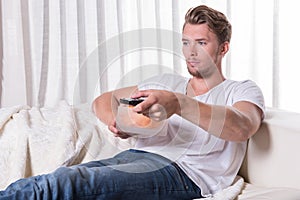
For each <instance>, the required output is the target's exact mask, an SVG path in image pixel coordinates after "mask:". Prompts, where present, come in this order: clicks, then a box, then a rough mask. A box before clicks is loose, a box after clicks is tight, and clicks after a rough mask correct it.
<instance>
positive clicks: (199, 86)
mask: <svg viewBox="0 0 300 200" xmlns="http://www.w3.org/2000/svg"><path fill="white" fill-rule="evenodd" d="M224 80H225V78H224V77H223V76H222V75H220V74H218V75H215V76H214V77H210V78H199V77H192V78H191V79H190V81H189V84H188V87H187V95H188V96H199V95H202V94H205V93H207V92H208V91H209V90H211V89H212V88H214V87H216V86H217V85H219V84H220V83H222V82H223V81H224Z"/></svg>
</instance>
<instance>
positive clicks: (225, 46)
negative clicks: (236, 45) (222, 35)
mask: <svg viewBox="0 0 300 200" xmlns="http://www.w3.org/2000/svg"><path fill="white" fill-rule="evenodd" d="M229 46H230V45H229V42H228V41H226V42H223V44H221V45H220V54H221V55H222V57H224V56H225V55H226V53H227V52H228V51H229Z"/></svg>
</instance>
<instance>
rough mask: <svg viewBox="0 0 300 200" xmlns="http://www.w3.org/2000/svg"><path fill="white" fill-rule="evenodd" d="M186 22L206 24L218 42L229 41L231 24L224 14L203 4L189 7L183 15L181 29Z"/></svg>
mask: <svg viewBox="0 0 300 200" xmlns="http://www.w3.org/2000/svg"><path fill="white" fill-rule="evenodd" d="M186 24H193V25H195V24H207V25H208V27H209V29H210V30H211V31H212V32H213V33H214V34H216V36H217V37H218V40H219V43H220V44H222V43H223V42H225V41H227V42H230V39H231V24H230V23H229V21H228V20H227V18H226V16H225V15H224V14H223V13H221V12H219V11H217V10H214V9H212V8H209V7H207V6H205V5H200V6H197V7H195V8H190V9H189V10H188V11H187V13H186V15H185V22H184V25H183V29H184V27H185V25H186Z"/></svg>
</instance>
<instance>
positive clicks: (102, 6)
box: [0, 0, 300, 112]
mask: <svg viewBox="0 0 300 200" xmlns="http://www.w3.org/2000/svg"><path fill="white" fill-rule="evenodd" d="M200 4H206V5H208V6H212V7H214V8H216V9H218V10H221V11H222V12H224V13H225V14H226V15H227V16H228V18H229V19H230V21H231V23H232V25H233V38H232V42H231V50H230V53H229V54H228V55H227V56H226V60H225V61H224V72H225V74H226V76H227V77H228V78H232V79H238V80H241V79H246V78H250V79H252V80H254V81H256V82H257V83H258V85H259V86H260V87H261V88H262V90H263V92H264V94H265V97H266V103H267V106H270V107H278V108H282V109H286V110H293V111H298V112H300V106H299V104H298V102H299V101H300V95H299V93H298V92H295V91H294V90H293V89H294V88H296V87H295V85H298V83H297V82H298V81H299V79H298V77H297V76H298V74H297V72H298V71H299V67H298V65H299V64H298V63H296V62H295V59H296V58H297V55H298V54H297V50H296V47H297V46H299V43H300V41H299V40H297V39H296V38H297V36H298V35H299V34H300V30H299V26H298V25H296V24H295V22H296V19H297V18H299V16H298V15H300V14H299V12H298V10H296V9H297V6H296V5H295V4H296V1H292V0H285V1H283V0H265V1H258V0H253V1H232V0H224V1H217V0H214V1H204V0H203V1H200V0H189V1H180V0H163V1H160V0H88V1H84V0H76V1H74V0H51V1H50V0H9V1H8V0H1V1H0V12H1V13H0V14H1V15H0V17H1V20H0V46H1V48H0V58H1V63H0V86H1V87H0V97H1V98H0V106H1V107H6V106H11V105H17V104H27V105H30V106H32V105H35V106H52V105H55V104H56V103H57V102H58V101H59V100H62V99H65V100H67V101H68V102H69V103H70V104H77V103H83V102H91V101H92V99H93V98H94V97H95V96H97V95H99V94H100V93H101V92H104V91H107V90H111V89H115V88H116V87H120V86H124V85H130V84H135V83H137V82H138V81H139V80H141V79H144V78H146V77H148V76H151V75H155V74H159V73H162V72H168V71H173V72H176V73H180V74H184V75H186V74H187V73H186V70H185V65H184V62H183V58H182V55H181V46H180V32H181V27H182V24H183V19H184V14H185V12H186V11H187V9H188V8H190V7H192V6H196V5H200ZM297 16H298V17H297ZM178 40H179V41H178Z"/></svg>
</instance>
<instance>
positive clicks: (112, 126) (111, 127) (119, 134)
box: [108, 120, 131, 139]
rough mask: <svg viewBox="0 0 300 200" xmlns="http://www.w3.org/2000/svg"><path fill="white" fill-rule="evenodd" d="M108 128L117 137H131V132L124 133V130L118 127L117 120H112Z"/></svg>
mask: <svg viewBox="0 0 300 200" xmlns="http://www.w3.org/2000/svg"><path fill="white" fill-rule="evenodd" d="M108 129H109V130H110V131H111V132H112V133H113V134H114V135H115V136H116V137H120V138H122V139H127V138H129V137H131V136H130V135H129V134H127V133H124V132H122V131H120V130H119V129H117V124H116V120H113V121H112V122H110V123H109V124H108Z"/></svg>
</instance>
